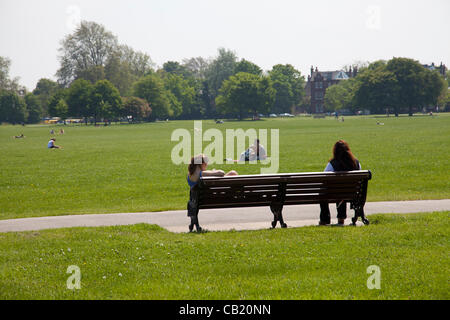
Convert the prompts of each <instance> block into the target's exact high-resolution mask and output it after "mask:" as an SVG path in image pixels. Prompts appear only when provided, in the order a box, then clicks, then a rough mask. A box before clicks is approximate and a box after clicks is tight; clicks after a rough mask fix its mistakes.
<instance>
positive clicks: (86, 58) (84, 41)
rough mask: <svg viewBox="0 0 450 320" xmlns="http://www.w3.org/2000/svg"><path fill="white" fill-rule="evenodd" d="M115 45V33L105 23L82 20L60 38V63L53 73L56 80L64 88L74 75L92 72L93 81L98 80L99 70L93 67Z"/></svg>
mask: <svg viewBox="0 0 450 320" xmlns="http://www.w3.org/2000/svg"><path fill="white" fill-rule="evenodd" d="M117 46H118V43H117V38H116V36H114V35H113V34H112V33H111V32H109V31H107V30H106V29H105V27H104V26H102V25H100V24H98V23H95V22H90V21H82V22H81V23H80V25H79V26H78V28H77V29H76V30H75V31H74V32H73V33H72V34H69V35H68V36H66V37H65V38H64V39H63V40H62V41H61V47H60V48H59V52H60V56H59V60H60V64H61V66H60V68H59V69H58V71H57V73H56V75H57V77H58V82H59V83H60V84H62V85H63V86H65V87H66V86H68V85H69V84H70V83H71V82H72V81H73V80H75V79H76V78H77V77H83V78H84V77H92V75H95V77H96V78H95V80H97V79H99V73H98V72H99V69H98V68H96V67H104V66H105V63H106V61H107V59H108V57H109V56H110V55H111V54H112V53H113V52H114V50H115V49H116V48H117ZM85 72H87V73H88V74H87V75H86V74H85ZM90 80H92V79H90Z"/></svg>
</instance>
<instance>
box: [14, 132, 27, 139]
mask: <svg viewBox="0 0 450 320" xmlns="http://www.w3.org/2000/svg"><path fill="white" fill-rule="evenodd" d="M23 138H25V136H24V135H23V133H22V134H21V135H20V136H14V139H23Z"/></svg>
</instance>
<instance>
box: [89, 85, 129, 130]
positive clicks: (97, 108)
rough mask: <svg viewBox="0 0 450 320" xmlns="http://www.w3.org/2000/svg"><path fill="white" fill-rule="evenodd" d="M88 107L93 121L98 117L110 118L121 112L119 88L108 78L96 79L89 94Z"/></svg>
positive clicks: (117, 115)
mask: <svg viewBox="0 0 450 320" xmlns="http://www.w3.org/2000/svg"><path fill="white" fill-rule="evenodd" d="M89 107H90V108H89V109H90V114H91V116H92V117H94V121H95V123H97V120H99V119H100V118H103V119H105V118H106V119H110V118H113V117H119V116H120V115H121V114H123V111H122V98H121V97H120V93H119V90H117V88H116V87H114V85H113V84H112V83H111V82H109V81H108V80H100V81H97V83H96V84H95V85H94V87H93V88H92V90H91V94H90V99H89Z"/></svg>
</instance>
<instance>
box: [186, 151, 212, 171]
mask: <svg viewBox="0 0 450 320" xmlns="http://www.w3.org/2000/svg"><path fill="white" fill-rule="evenodd" d="M200 158H201V163H200ZM204 163H208V158H207V157H206V156H205V155H203V154H199V155H197V156H195V157H192V158H191V163H190V164H189V166H188V172H189V175H190V176H192V175H193V174H194V172H195V170H197V167H199V166H201V165H202V164H204Z"/></svg>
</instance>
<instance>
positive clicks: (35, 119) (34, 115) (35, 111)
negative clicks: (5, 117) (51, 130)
mask: <svg viewBox="0 0 450 320" xmlns="http://www.w3.org/2000/svg"><path fill="white" fill-rule="evenodd" d="M25 103H26V108H27V113H28V117H27V123H39V122H40V121H41V118H42V114H43V112H42V107H41V102H40V100H39V98H38V97H37V96H35V95H34V94H32V93H28V94H27V95H25Z"/></svg>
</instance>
